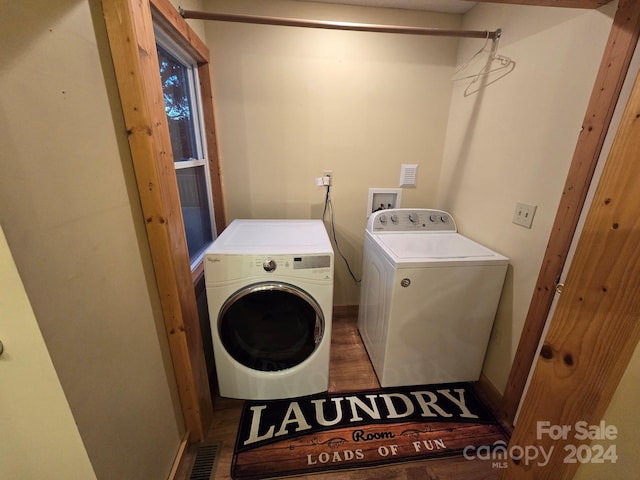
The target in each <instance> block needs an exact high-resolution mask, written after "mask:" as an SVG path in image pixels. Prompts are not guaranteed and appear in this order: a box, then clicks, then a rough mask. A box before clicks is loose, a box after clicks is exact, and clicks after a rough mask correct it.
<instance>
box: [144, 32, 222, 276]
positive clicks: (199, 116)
mask: <svg viewBox="0 0 640 480" xmlns="http://www.w3.org/2000/svg"><path fill="white" fill-rule="evenodd" d="M154 33H155V37H156V43H157V44H158V45H160V46H161V47H162V48H163V49H165V50H166V51H167V52H169V53H170V54H171V55H173V56H174V57H175V58H176V59H177V60H179V61H180V62H182V63H183V64H184V65H186V66H187V67H189V68H188V70H187V76H188V82H189V87H190V89H191V92H192V97H194V98H192V99H191V100H192V101H191V103H192V105H191V107H192V108H193V110H194V112H193V121H194V127H195V129H196V133H197V134H196V135H195V137H196V138H195V141H196V145H195V147H196V153H197V155H198V156H201V157H202V158H190V159H189V160H181V161H174V162H173V166H174V168H175V169H176V170H180V169H183V168H193V167H204V171H205V176H204V177H205V185H206V189H207V198H208V200H209V217H210V219H209V220H210V223H211V233H212V237H213V239H214V240H215V239H216V237H217V236H218V233H217V231H216V221H215V209H214V204H213V188H212V186H211V175H210V174H209V169H208V164H209V159H208V158H207V140H206V136H205V132H204V116H203V112H202V92H201V90H200V81H199V78H198V66H197V62H196V61H195V60H194V59H193V58H192V57H191V55H189V54H188V53H187V52H185V51H184V50H183V49H182V48H180V46H179V45H177V44H176V43H175V42H174V41H173V40H171V38H170V37H169V35H167V34H166V33H165V32H164V31H163V30H162V29H161V28H159V27H158V25H154ZM204 254H205V251H203V252H201V253H200V254H199V255H198V256H196V257H195V258H193V260H192V261H191V272H193V271H194V270H196V269H197V268H198V265H199V264H200V263H201V262H202V261H203V259H204Z"/></svg>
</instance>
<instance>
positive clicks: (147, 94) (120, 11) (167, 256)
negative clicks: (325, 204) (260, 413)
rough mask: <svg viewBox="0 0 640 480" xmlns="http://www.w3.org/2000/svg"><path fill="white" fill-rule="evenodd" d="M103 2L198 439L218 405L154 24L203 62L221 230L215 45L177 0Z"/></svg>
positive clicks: (175, 354) (190, 426)
mask: <svg viewBox="0 0 640 480" xmlns="http://www.w3.org/2000/svg"><path fill="white" fill-rule="evenodd" d="M102 8H103V12H104V17H105V23H106V27H107V34H108V37H109V44H110V47H111V55H112V58H113V64H114V69H115V73H116V81H117V83H118V90H119V93H120V102H121V104H122V109H123V113H124V120H125V126H126V129H127V132H126V133H127V136H128V140H129V147H130V150H131V157H132V161H133V166H134V170H135V175H136V182H137V184H138V191H139V194H140V201H141V205H142V212H143V215H144V219H145V225H146V230H147V236H148V239H149V246H150V249H151V256H152V260H153V265H154V269H155V277H156V281H157V285H158V291H159V294H160V302H161V306H162V312H163V317H164V323H165V328H166V331H167V337H168V340H169V348H170V352H171V358H172V361H173V368H174V371H175V378H176V383H177V387H178V394H179V397H180V403H181V408H182V413H183V416H184V420H185V428H186V431H187V436H188V438H189V440H190V441H199V440H202V439H203V438H204V435H205V433H206V431H207V428H208V427H209V425H210V423H211V419H212V414H213V407H212V400H211V394H210V389H209V379H208V375H207V368H206V362H205V357H204V350H203V344H202V335H201V331H200V324H199V320H198V308H197V302H196V296H195V291H194V275H193V274H192V272H191V266H190V261H189V252H188V249H187V243H186V237H185V231H184V223H183V219H182V213H181V209H180V200H179V194H178V186H177V180H176V174H175V169H174V166H173V155H172V152H171V139H170V137H169V127H168V123H167V118H166V113H165V109H164V99H163V92H162V85H161V82H160V76H159V73H158V72H159V64H158V56H157V52H156V40H155V35H154V30H153V28H154V22H155V23H156V24H158V25H159V26H160V27H161V28H163V30H165V31H166V33H167V34H168V35H169V36H170V37H171V38H172V40H174V41H176V42H177V43H178V44H179V45H180V46H181V47H182V48H184V49H185V50H186V51H187V52H188V53H189V54H190V55H191V56H192V57H193V58H194V59H195V60H196V61H197V63H198V74H199V80H200V89H201V93H202V101H203V110H204V112H203V114H204V115H203V116H204V122H205V137H206V142H207V153H208V158H209V172H210V175H211V182H212V187H213V188H212V189H213V193H214V199H213V200H214V207H215V210H216V215H215V219H216V230H217V231H218V232H221V231H222V230H223V229H224V227H225V224H226V221H225V218H224V204H223V197H222V188H221V182H220V168H219V162H218V158H219V155H218V143H217V139H216V128H215V115H214V106H213V91H212V86H211V76H210V71H209V49H208V48H207V47H206V45H205V44H204V43H203V42H202V40H200V38H198V36H197V35H196V33H195V32H194V31H193V30H192V29H191V27H189V25H188V24H187V23H186V22H185V21H184V19H182V17H180V15H179V13H178V12H177V11H176V10H175V8H174V7H173V5H172V4H171V3H170V2H169V0H142V1H140V0H103V1H102ZM197 273H201V272H196V274H197ZM196 276H197V275H196Z"/></svg>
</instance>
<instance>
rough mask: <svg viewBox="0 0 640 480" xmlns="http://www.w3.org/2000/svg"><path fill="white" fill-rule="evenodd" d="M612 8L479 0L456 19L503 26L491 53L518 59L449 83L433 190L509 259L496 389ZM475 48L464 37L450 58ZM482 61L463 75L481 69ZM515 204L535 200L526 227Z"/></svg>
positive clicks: (495, 357)
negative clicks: (478, 78) (493, 73)
mask: <svg viewBox="0 0 640 480" xmlns="http://www.w3.org/2000/svg"><path fill="white" fill-rule="evenodd" d="M615 7H616V5H615V3H614V4H613V5H608V6H606V7H603V8H601V9H600V10H580V9H564V8H550V7H526V6H510V5H498V4H478V5H477V6H476V7H474V8H473V9H472V10H471V11H470V12H469V13H468V14H467V15H465V17H464V22H463V26H464V28H470V29H471V28H476V29H479V28H483V29H484V28H489V29H495V28H502V29H503V36H502V38H501V40H500V43H499V50H498V53H499V54H502V55H505V56H508V57H511V58H512V59H513V60H514V61H515V62H516V66H515V69H514V70H513V72H511V73H510V74H508V75H506V76H505V77H503V78H502V79H500V80H498V81H497V82H495V83H493V84H491V85H488V86H486V87H485V88H483V89H481V90H480V91H478V92H477V93H476V94H473V95H468V96H465V95H464V90H465V89H466V88H467V86H468V85H469V82H470V80H466V81H460V82H455V87H454V89H453V95H452V99H451V109H450V113H449V125H448V129H447V139H446V148H445V154H444V158H443V164H442V175H441V178H440V183H439V188H438V206H439V207H441V208H443V209H445V210H450V211H451V212H452V213H453V215H454V217H455V218H456V220H457V222H458V227H459V229H460V231H461V232H462V233H463V234H465V235H468V236H470V237H472V238H474V239H476V240H478V241H480V242H482V243H485V244H487V245H489V246H490V247H492V248H494V249H495V250H497V251H499V252H501V253H502V254H504V255H506V256H508V257H509V258H510V267H509V272H508V275H507V280H506V285H505V288H504V290H503V295H502V299H501V304H500V308H499V312H498V316H497V319H496V323H495V325H494V329H493V333H492V338H491V343H490V347H489V351H488V354H487V358H486V360H485V365H484V368H483V371H484V373H485V374H486V375H487V376H488V378H489V379H490V380H491V381H492V383H494V385H495V386H496V387H497V388H498V389H499V390H501V391H503V390H504V387H505V385H506V381H507V378H508V374H509V370H510V368H511V363H512V361H513V356H514V354H515V351H516V348H517V346H518V341H519V339H520V334H521V332H522V327H523V324H524V320H525V318H526V315H527V311H528V307H529V303H530V301H531V296H532V294H533V291H534V288H535V282H536V279H537V276H538V272H539V269H540V265H541V261H542V257H543V255H544V250H545V248H546V245H547V240H548V238H549V235H550V232H551V227H552V224H553V220H554V217H555V214H556V210H557V207H558V203H559V201H560V197H561V193H562V189H563V186H564V182H565V179H566V175H567V171H568V168H569V165H570V162H571V159H572V156H573V152H574V149H575V145H576V141H577V138H578V134H579V132H580V128H581V123H582V121H583V119H584V114H585V111H586V107H587V103H588V100H589V97H590V94H591V89H592V87H593V83H594V80H595V75H596V73H597V70H598V68H599V65H600V60H601V58H602V54H603V51H604V46H605V44H606V40H607V37H608V34H609V30H610V27H611V24H612V19H613V15H614V13H615ZM481 46H482V44H480V45H479V44H478V41H477V40H476V41H469V40H466V41H464V42H462V43H461V48H460V52H459V55H458V63H459V64H460V65H462V64H464V63H465V62H466V61H467V60H468V59H469V58H471V57H472V55H473V54H474V53H475V52H477V51H478V49H479V48H480V47H481ZM478 59H480V57H478ZM486 59H487V56H486V55H484V56H482V57H481V60H482V61H481V62H479V64H478V63H475V64H474V65H473V66H470V67H469V68H467V69H466V70H465V72H466V73H469V74H473V73H475V72H477V71H479V70H480V68H481V67H482V66H483V64H484V61H486ZM461 74H462V72H461V73H460V74H459V75H461ZM479 83H480V82H478V84H479ZM472 88H475V87H472ZM516 202H523V203H528V204H532V205H537V206H538V208H537V211H536V214H535V218H534V221H533V225H532V228H531V229H526V228H523V227H521V226H517V225H514V224H513V223H512V217H513V213H514V209H515V204H516Z"/></svg>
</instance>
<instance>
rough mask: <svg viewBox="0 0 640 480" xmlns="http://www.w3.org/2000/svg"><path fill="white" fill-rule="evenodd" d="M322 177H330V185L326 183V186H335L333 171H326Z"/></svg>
mask: <svg viewBox="0 0 640 480" xmlns="http://www.w3.org/2000/svg"><path fill="white" fill-rule="evenodd" d="M322 176H323V177H329V183H325V185H333V170H324V171H323V172H322Z"/></svg>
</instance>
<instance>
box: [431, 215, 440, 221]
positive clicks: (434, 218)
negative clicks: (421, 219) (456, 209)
mask: <svg viewBox="0 0 640 480" xmlns="http://www.w3.org/2000/svg"><path fill="white" fill-rule="evenodd" d="M429 220H431V221H432V222H436V221H437V220H438V216H437V215H429Z"/></svg>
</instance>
